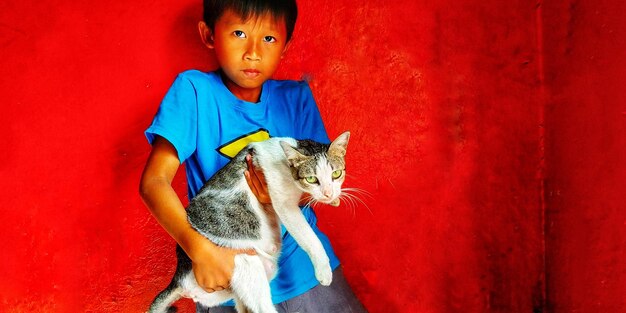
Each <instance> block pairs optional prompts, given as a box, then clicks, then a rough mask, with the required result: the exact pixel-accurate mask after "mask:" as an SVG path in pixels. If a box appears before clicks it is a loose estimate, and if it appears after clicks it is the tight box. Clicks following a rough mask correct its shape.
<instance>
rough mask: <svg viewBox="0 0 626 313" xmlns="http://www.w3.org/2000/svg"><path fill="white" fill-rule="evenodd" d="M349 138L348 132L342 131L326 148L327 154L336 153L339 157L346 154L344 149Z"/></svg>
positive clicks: (346, 147)
mask: <svg viewBox="0 0 626 313" xmlns="http://www.w3.org/2000/svg"><path fill="white" fill-rule="evenodd" d="M349 139H350V132H349V131H347V132H344V133H343V134H341V135H339V136H338V137H337V138H336V139H335V140H334V141H333V142H332V143H331V144H330V147H329V148H328V154H330V155H336V156H339V157H342V158H343V157H345V156H346V149H348V140H349Z"/></svg>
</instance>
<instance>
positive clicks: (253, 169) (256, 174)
mask: <svg viewBox="0 0 626 313" xmlns="http://www.w3.org/2000/svg"><path fill="white" fill-rule="evenodd" d="M246 162H248V170H249V171H250V172H252V173H251V174H254V177H255V178H256V179H257V182H258V183H260V185H261V186H263V185H264V184H265V175H264V174H263V171H259V170H257V168H256V167H255V166H254V163H252V156H251V155H249V154H248V155H247V156H246Z"/></svg>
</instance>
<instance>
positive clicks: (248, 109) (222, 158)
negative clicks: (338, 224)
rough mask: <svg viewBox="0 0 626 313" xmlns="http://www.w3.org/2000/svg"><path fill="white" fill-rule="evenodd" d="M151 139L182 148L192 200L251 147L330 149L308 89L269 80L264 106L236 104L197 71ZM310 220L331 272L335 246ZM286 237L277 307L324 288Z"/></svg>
mask: <svg viewBox="0 0 626 313" xmlns="http://www.w3.org/2000/svg"><path fill="white" fill-rule="evenodd" d="M145 134H146V137H147V138H148V141H149V142H150V144H152V142H153V141H154V138H155V136H156V135H159V136H161V137H163V138H165V139H167V140H168V141H169V142H170V143H171V144H172V145H173V146H174V147H175V148H176V151H177V153H178V159H179V160H180V161H181V163H183V162H184V163H185V169H186V174H187V184H188V189H189V197H190V198H193V197H194V196H195V195H196V194H197V193H198V191H199V190H200V188H201V187H202V186H203V185H204V183H205V182H206V181H207V180H208V179H209V178H210V177H211V176H213V174H215V173H216V172H217V171H218V170H219V169H220V168H222V167H223V166H224V165H225V164H226V163H228V161H229V160H230V158H229V157H232V156H233V155H234V154H235V153H236V152H238V150H240V149H241V148H243V147H244V146H245V144H246V143H247V142H250V141H259V140H263V139H267V138H269V137H270V136H271V137H293V138H296V139H312V140H316V141H319V142H324V143H328V142H329V140H328V136H327V135H326V130H325V129H324V124H323V123H322V119H321V117H320V113H319V110H318V108H317V105H316V104H315V101H314V100H313V94H312V93H311V89H310V88H309V86H308V85H307V84H306V83H305V82H297V81H288V80H285V81H278V80H268V81H266V82H265V83H264V84H263V88H262V91H261V97H260V101H259V102H258V103H251V102H246V101H243V100H240V99H239V98H237V97H235V95H233V94H232V93H231V92H230V91H229V90H228V88H226V86H225V85H224V83H223V81H222V79H221V76H220V73H219V72H210V73H204V72H200V71H196V70H189V71H185V72H183V73H180V74H179V75H178V77H177V78H176V80H175V81H174V83H173V84H172V86H171V87H170V89H169V91H168V92H167V94H166V95H165V97H164V98H163V101H162V102H161V106H160V107H159V110H158V112H157V114H156V116H155V117H154V120H153V121H152V124H151V125H150V127H149V128H148V129H147V130H146V132H145ZM303 213H304V215H305V217H306V219H307V221H308V222H309V224H310V225H311V227H312V228H313V230H314V231H315V233H316V234H317V236H318V237H319V238H320V240H321V242H322V244H323V246H324V248H325V249H326V253H327V254H328V256H329V258H330V265H331V267H332V268H333V269H334V268H336V267H337V266H338V265H339V260H338V259H337V257H336V256H335V254H334V252H333V250H332V247H331V246H330V242H329V240H328V238H327V237H326V236H325V235H324V234H323V233H322V232H321V231H320V230H319V229H318V228H317V226H316V222H317V218H316V216H315V213H314V212H313V210H312V209H310V208H304V209H303ZM282 230H283V245H282V252H281V256H280V258H279V260H278V265H279V271H278V275H277V276H276V278H275V279H274V280H273V281H272V282H271V284H270V286H271V289H272V301H273V302H274V303H280V302H283V301H285V300H288V299H291V298H293V297H295V296H298V295H300V294H303V293H304V292H306V291H308V290H309V289H311V288H313V287H314V286H316V285H317V284H318V281H317V279H316V278H315V273H314V271H313V265H312V264H311V261H310V259H309V257H308V255H307V254H306V252H304V250H302V249H301V248H300V247H299V246H298V244H297V243H296V242H295V241H294V239H293V238H292V237H291V236H290V235H289V233H287V232H286V231H285V229H284V227H283V228H282ZM231 304H232V303H231Z"/></svg>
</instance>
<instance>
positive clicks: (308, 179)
mask: <svg viewBox="0 0 626 313" xmlns="http://www.w3.org/2000/svg"><path fill="white" fill-rule="evenodd" d="M304 180H306V182H307V183H309V184H315V183H317V177H315V176H308V177H305V178H304Z"/></svg>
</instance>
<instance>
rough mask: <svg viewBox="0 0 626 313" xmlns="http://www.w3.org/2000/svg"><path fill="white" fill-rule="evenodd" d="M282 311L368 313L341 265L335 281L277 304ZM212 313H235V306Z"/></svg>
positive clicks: (284, 312) (220, 308)
mask: <svg viewBox="0 0 626 313" xmlns="http://www.w3.org/2000/svg"><path fill="white" fill-rule="evenodd" d="M276 310H278V312H280V313H366V312H367V311H366V310H365V308H364V307H363V305H362V304H361V302H359V300H358V299H357V298H356V296H355V295H354V293H352V289H350V286H349V285H348V282H346V278H345V277H344V276H343V271H342V270H341V266H340V267H338V268H337V269H336V270H335V271H334V272H333V282H332V283H331V284H330V286H328V287H325V286H321V285H317V286H316V287H314V288H313V289H311V290H309V291H307V292H305V293H304V294H301V295H299V296H297V297H295V298H292V299H289V300H287V301H285V302H281V303H279V304H276ZM209 312H210V313H235V312H236V311H235V308H233V307H216V308H212V309H210V310H209Z"/></svg>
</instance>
